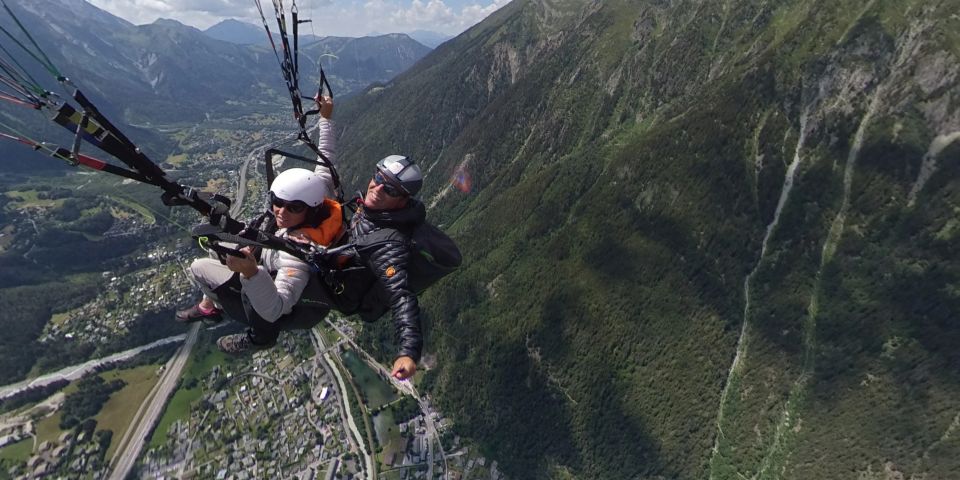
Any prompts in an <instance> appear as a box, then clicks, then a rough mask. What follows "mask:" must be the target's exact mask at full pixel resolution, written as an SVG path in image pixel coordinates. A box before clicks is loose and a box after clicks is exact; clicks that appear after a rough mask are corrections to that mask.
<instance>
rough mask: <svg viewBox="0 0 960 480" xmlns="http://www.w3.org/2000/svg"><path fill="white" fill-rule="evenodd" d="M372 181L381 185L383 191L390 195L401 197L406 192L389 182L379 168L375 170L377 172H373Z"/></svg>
mask: <svg viewBox="0 0 960 480" xmlns="http://www.w3.org/2000/svg"><path fill="white" fill-rule="evenodd" d="M373 183H376V184H377V185H382V186H383V191H384V193H386V194H387V195H390V196H391V197H402V196H404V195H406V192H404V191H403V190H401V189H400V188H398V187H397V186H396V185H394V184H392V183H390V179H388V178H387V177H386V176H385V175H384V174H382V173H380V170H377V173H375V174H373Z"/></svg>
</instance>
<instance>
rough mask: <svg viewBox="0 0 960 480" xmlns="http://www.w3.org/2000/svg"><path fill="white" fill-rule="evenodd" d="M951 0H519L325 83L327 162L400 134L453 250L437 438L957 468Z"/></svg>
mask: <svg viewBox="0 0 960 480" xmlns="http://www.w3.org/2000/svg"><path fill="white" fill-rule="evenodd" d="M958 12H960V2H957V1H955V0H954V1H934V2H930V1H922V2H921V1H903V0H898V1H883V0H875V1H868V2H853V1H815V0H792V1H784V2H766V1H762V0H730V1H725V2H708V1H683V0H678V1H672V2H664V1H653V0H644V1H626V0H608V1H573V0H570V1H564V0H529V1H527V0H517V1H515V2H513V3H511V4H509V5H507V6H506V7H504V8H502V9H501V10H500V11H498V12H496V13H495V14H493V15H492V16H491V17H489V18H488V19H487V20H485V21H484V22H482V23H481V24H479V25H477V26H475V27H474V28H472V29H470V30H468V31H467V32H465V33H464V34H462V35H460V36H459V37H457V38H456V39H454V40H451V41H449V42H447V43H445V44H443V45H442V46H441V47H440V48H438V49H437V50H435V51H434V52H433V53H432V54H430V55H428V56H427V57H426V58H425V59H424V60H422V61H421V62H420V63H419V64H418V65H417V66H416V67H415V68H413V69H412V70H410V71H408V72H406V73H405V74H403V75H401V76H400V77H398V78H397V79H395V80H394V81H392V82H391V83H389V84H388V85H385V86H383V87H377V88H373V89H371V90H369V91H368V92H367V93H366V94H365V95H364V96H363V97H362V98H360V99H358V100H357V101H356V102H354V103H350V104H349V105H344V107H345V108H342V109H341V111H340V112H338V120H339V122H340V125H341V126H342V128H344V129H345V131H344V133H343V136H342V143H341V146H342V151H343V153H342V155H341V158H343V162H344V164H345V165H344V170H345V172H344V173H345V177H347V178H349V179H350V180H352V182H353V183H354V184H355V185H360V184H361V183H362V182H363V181H364V180H365V179H366V178H367V177H368V176H369V171H370V170H371V167H372V165H373V162H374V161H375V160H376V159H378V158H380V157H382V156H384V155H386V154H389V153H397V152H400V153H405V154H409V155H412V156H414V157H415V158H416V159H418V161H419V162H420V163H421V164H422V165H423V166H424V168H425V170H426V172H427V173H428V181H427V185H426V187H425V192H424V195H423V197H424V200H425V201H426V202H427V204H428V205H430V206H431V207H432V208H431V210H430V217H431V218H432V219H433V220H434V221H435V222H438V223H442V224H443V225H444V226H445V228H446V229H447V230H448V231H450V232H451V233H452V234H453V235H454V236H455V237H456V238H457V240H458V241H459V243H460V245H461V247H462V249H463V251H464V253H465V257H466V259H465V266H464V267H463V268H462V269H461V270H460V271H458V272H457V273H456V274H454V275H452V276H451V277H449V278H447V279H445V281H443V282H442V283H441V284H440V285H439V286H437V287H434V289H433V290H432V291H431V292H429V293H428V294H427V295H426V296H425V298H424V299H423V305H424V311H425V312H427V314H428V316H429V320H428V338H427V350H428V353H431V354H434V355H435V357H436V363H435V366H434V368H433V369H432V370H430V371H429V372H428V374H427V377H426V383H427V388H428V389H431V390H432V392H433V393H434V394H435V395H436V398H437V401H438V403H439V404H440V406H441V408H443V409H444V410H445V411H446V412H449V413H451V414H453V416H454V418H455V419H456V421H457V426H456V428H457V430H458V432H460V433H462V434H466V435H469V436H471V437H474V438H476V439H478V440H480V441H481V442H482V444H483V445H484V448H485V449H486V450H488V453H490V454H492V455H493V457H495V458H497V459H499V460H500V462H501V464H502V468H503V469H504V471H505V472H506V473H507V474H508V475H509V476H511V477H513V478H534V477H554V478H569V477H575V478H697V479H700V478H716V479H728V478H729V479H733V478H743V477H746V478H896V477H898V476H899V475H903V478H911V477H913V478H956V477H958V476H960V400H958V399H960V348H957V347H958V346H960V323H958V322H957V312H960V264H958V262H957V261H956V258H957V254H958V251H960V237H958V236H960V220H958V218H960V216H958V213H960V178H958V174H960V142H956V140H957V138H958V137H960V133H958V132H960V111H958V102H960V97H958V95H960V90H958V88H957V87H958V84H957V82H958V73H960V62H958V60H960V59H958V55H960V36H958V34H957V32H958V31H960V17H958V15H957V14H958ZM464 172H466V173H467V174H469V176H470V177H471V180H472V190H471V191H470V192H469V193H463V192H462V191H460V190H458V189H455V188H453V187H452V186H451V185H450V183H449V180H450V178H451V177H452V176H454V175H455V174H456V175H459V176H461V177H462V176H463V174H464ZM461 186H463V185H461ZM388 323H389V322H381V323H380V324H377V325H378V326H379V327H380V330H376V329H369V328H368V329H367V332H368V333H369V337H370V338H369V340H370V341H371V342H373V343H375V342H376V340H378V339H380V338H389V336H390V332H389V331H388V330H389V327H388V325H387V324H388ZM385 352H387V353H385V354H389V353H388V352H389V350H386V351H385Z"/></svg>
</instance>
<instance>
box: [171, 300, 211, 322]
mask: <svg viewBox="0 0 960 480" xmlns="http://www.w3.org/2000/svg"><path fill="white" fill-rule="evenodd" d="M222 313H223V310H220V309H219V308H214V309H213V311H212V312H210V313H203V311H202V310H200V306H199V305H194V306H192V307H190V308H188V309H186V310H178V311H177V314H176V315H175V317H174V318H176V320H177V321H178V322H180V323H193V322H198V321H203V323H206V324H208V325H211V324H215V323H220V322H221V321H222V320H223V315H222Z"/></svg>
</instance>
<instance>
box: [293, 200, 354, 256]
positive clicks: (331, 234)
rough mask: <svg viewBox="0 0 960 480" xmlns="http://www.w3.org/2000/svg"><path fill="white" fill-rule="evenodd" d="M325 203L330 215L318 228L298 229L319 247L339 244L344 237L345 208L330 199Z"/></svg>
mask: <svg viewBox="0 0 960 480" xmlns="http://www.w3.org/2000/svg"><path fill="white" fill-rule="evenodd" d="M323 203H324V204H325V205H326V206H327V208H328V209H329V210H330V215H329V216H328V217H327V218H326V219H324V220H323V222H321V223H320V225H317V226H316V227H304V228H298V229H297V231H298V232H303V233H304V234H306V235H307V237H309V238H310V241H312V242H314V243H316V244H317V245H322V246H324V247H329V246H332V245H334V244H335V243H337V240H340V237H341V236H342V235H343V232H344V228H343V207H341V206H340V204H339V203H337V201H336V200H331V199H329V198H325V199H323Z"/></svg>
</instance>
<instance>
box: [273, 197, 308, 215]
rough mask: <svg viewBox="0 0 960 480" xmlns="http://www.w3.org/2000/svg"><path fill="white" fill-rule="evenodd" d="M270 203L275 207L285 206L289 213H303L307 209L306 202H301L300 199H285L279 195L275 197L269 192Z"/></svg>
mask: <svg viewBox="0 0 960 480" xmlns="http://www.w3.org/2000/svg"><path fill="white" fill-rule="evenodd" d="M270 203H271V204H273V206H274V207H277V208H286V209H287V211H288V212H290V213H303V212H305V211H307V204H306V203H303V202H301V201H300V200H292V201H287V200H284V199H282V198H280V197H277V196H276V195H274V194H273V192H270Z"/></svg>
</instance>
